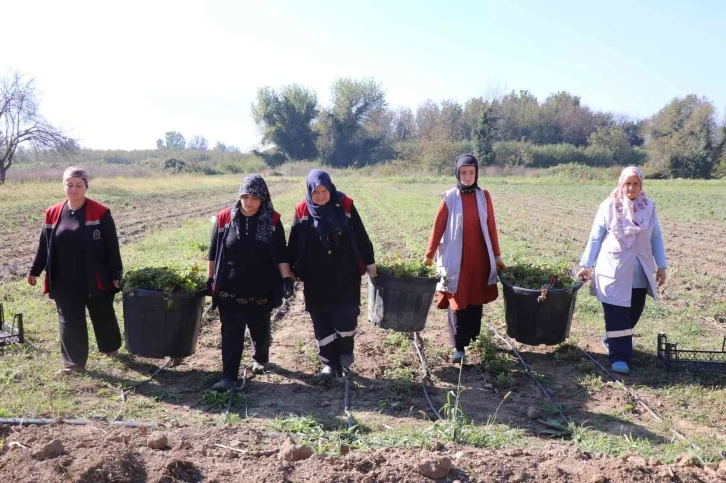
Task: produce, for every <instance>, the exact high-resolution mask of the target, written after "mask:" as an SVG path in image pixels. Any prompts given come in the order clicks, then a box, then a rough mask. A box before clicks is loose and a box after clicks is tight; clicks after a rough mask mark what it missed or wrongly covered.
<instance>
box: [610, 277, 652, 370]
mask: <svg viewBox="0 0 726 483" xmlns="http://www.w3.org/2000/svg"><path fill="white" fill-rule="evenodd" d="M647 295H648V289H646V288H634V289H633V294H632V299H631V300H630V307H621V306H619V305H612V304H606V303H603V304H602V308H603V310H604V311H605V337H607V340H608V359H610V362H618V361H624V362H628V361H629V360H630V358H631V357H632V355H633V328H635V325H636V324H637V323H638V321H639V320H640V316H641V315H643V309H644V308H645V299H646V296H647Z"/></svg>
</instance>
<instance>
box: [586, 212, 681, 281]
mask: <svg viewBox="0 0 726 483" xmlns="http://www.w3.org/2000/svg"><path fill="white" fill-rule="evenodd" d="M653 217H654V219H653V234H652V236H651V237H650V242H651V245H652V247H653V258H654V259H655V263H656V265H657V266H658V268H666V266H667V265H666V255H665V246H664V244H663V234H662V233H661V230H660V223H659V222H658V215H657V214H654V215H653ZM607 231H608V227H607V222H606V220H605V219H604V218H602V219H600V220H599V223H596V224H594V225H593V227H592V231H591V232H590V239H589V240H588V242H587V246H586V247H585V253H584V254H583V255H582V260H581V261H580V266H581V267H585V268H592V267H593V265H595V262H596V261H597V257H598V255H599V254H600V248H601V247H602V242H603V240H604V239H605V236H606V235H607ZM634 270H635V271H634V272H633V288H646V287H648V279H647V277H646V275H645V270H643V266H642V265H641V263H640V260H638V262H637V263H636V265H635V269H634Z"/></svg>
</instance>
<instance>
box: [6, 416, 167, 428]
mask: <svg viewBox="0 0 726 483" xmlns="http://www.w3.org/2000/svg"><path fill="white" fill-rule="evenodd" d="M99 422H104V423H108V424H113V425H114V426H124V427H126V428H155V427H156V426H157V424H156V423H137V422H136V421H107V420H105V419H94V420H88V419H37V418H0V424H7V425H9V426H23V425H26V426H30V425H31V424H36V425H38V426H45V425H50V424H71V425H74V426H86V425H89V424H94V423H99Z"/></svg>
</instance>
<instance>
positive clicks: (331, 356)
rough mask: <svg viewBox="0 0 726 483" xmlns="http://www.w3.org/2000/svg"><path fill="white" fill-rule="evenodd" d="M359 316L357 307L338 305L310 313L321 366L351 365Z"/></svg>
mask: <svg viewBox="0 0 726 483" xmlns="http://www.w3.org/2000/svg"><path fill="white" fill-rule="evenodd" d="M359 315H360V307H358V306H357V305H338V306H335V307H333V308H331V309H329V310H325V311H311V312H310V318H311V319H313V331H314V332H315V340H316V341H317V342H318V357H319V358H320V361H321V362H322V363H323V364H325V365H327V366H333V367H335V366H346V367H347V366H349V365H351V364H352V363H353V348H354V346H355V332H356V328H357V327H358V316H359Z"/></svg>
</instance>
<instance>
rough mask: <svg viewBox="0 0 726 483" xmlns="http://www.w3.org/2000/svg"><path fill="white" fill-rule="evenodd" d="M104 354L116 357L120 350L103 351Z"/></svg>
mask: <svg viewBox="0 0 726 483" xmlns="http://www.w3.org/2000/svg"><path fill="white" fill-rule="evenodd" d="M102 354H103V355H104V356H106V357H116V356H117V355H118V351H117V350H115V351H111V352H103V353H102Z"/></svg>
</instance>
